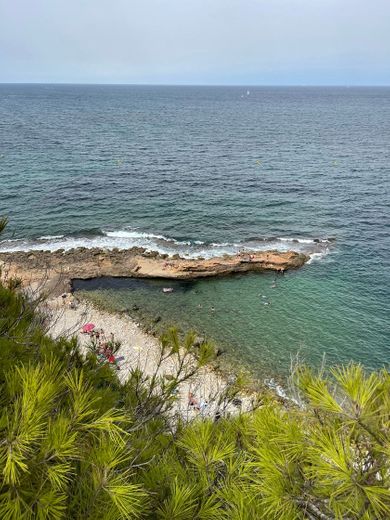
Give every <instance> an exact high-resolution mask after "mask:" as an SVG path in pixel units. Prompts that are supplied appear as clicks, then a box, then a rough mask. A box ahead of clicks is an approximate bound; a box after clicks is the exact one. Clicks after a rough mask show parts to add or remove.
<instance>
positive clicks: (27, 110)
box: [0, 85, 390, 374]
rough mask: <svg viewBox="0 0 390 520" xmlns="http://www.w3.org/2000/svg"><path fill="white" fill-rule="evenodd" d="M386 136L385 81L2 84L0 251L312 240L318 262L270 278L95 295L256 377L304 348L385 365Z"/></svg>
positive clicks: (117, 289)
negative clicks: (191, 334)
mask: <svg viewBox="0 0 390 520" xmlns="http://www.w3.org/2000/svg"><path fill="white" fill-rule="evenodd" d="M389 143H390V89H388V88H351V89H346V88H251V89H250V93H249V95H248V94H247V89H246V88H240V87H232V88H229V87H223V88H222V87H125V86H116V87H115V86H50V85H33V86H28V85H0V179H1V190H0V212H1V213H5V214H7V215H8V216H9V218H10V226H9V229H8V233H7V235H6V236H5V237H4V239H5V240H3V242H2V243H0V249H3V250H4V249H5V250H10V249H13V250H17V249H31V248H40V249H43V248H51V249H56V248H59V247H65V248H70V247H73V246H77V245H86V246H93V245H101V246H106V247H114V246H117V247H131V246H132V245H143V246H145V247H147V248H149V249H158V250H160V251H164V252H169V253H176V252H179V253H180V254H187V255H192V256H196V255H198V254H201V255H202V256H211V255H213V254H217V253H223V252H233V251H236V250H237V249H240V248H245V247H246V248H250V249H252V248H254V249H266V248H269V247H272V248H280V249H288V248H293V249H299V250H304V251H306V252H308V253H311V254H313V260H312V262H311V263H310V264H309V265H307V266H305V267H304V268H303V269H302V270H299V271H296V272H290V273H288V274H286V275H285V276H284V277H278V278H277V281H276V287H272V285H273V276H272V275H247V276H238V277H232V278H226V279H215V280H205V281H201V282H197V283H195V284H190V285H189V286H178V287H177V288H175V291H174V292H173V293H172V294H164V293H163V292H162V290H161V289H162V286H161V282H151V283H149V284H144V285H141V286H131V287H129V286H127V285H126V283H125V282H119V281H116V282H115V283H114V282H112V281H111V282H109V281H104V283H103V282H102V283H103V286H101V287H100V289H99V288H98V286H96V285H94V286H89V289H91V288H94V289H95V290H96V289H97V288H98V292H97V293H95V295H96V296H99V297H104V299H106V300H107V301H108V300H109V301H110V303H111V304H112V305H114V306H116V307H117V308H123V307H132V305H134V304H135V305H137V306H138V307H139V308H140V311H137V312H138V313H140V314H142V316H143V317H146V318H147V319H150V318H155V317H156V316H157V315H158V316H161V318H162V319H161V323H163V324H165V323H172V322H175V323H178V324H179V325H180V326H181V327H182V328H183V329H187V328H196V329H197V330H198V331H199V332H200V333H201V334H205V335H207V336H208V337H210V338H212V339H214V340H215V341H216V342H217V343H219V344H221V345H223V346H224V347H225V348H226V349H227V350H228V351H229V352H231V353H233V354H234V356H236V357H237V358H238V359H240V360H243V361H245V362H247V363H248V364H249V365H250V366H251V367H252V368H253V370H254V371H255V372H256V371H258V372H259V373H260V372H261V373H264V374H266V373H267V372H269V371H272V372H278V373H286V371H287V370H288V367H289V363H290V357H291V355H294V354H295V353H296V352H297V351H299V352H300V355H301V356H302V357H303V358H304V359H306V360H307V361H309V362H310V363H312V364H315V365H318V364H319V363H320V362H321V360H322V356H323V354H326V357H327V360H328V362H329V363H335V362H341V361H343V362H346V361H348V360H350V359H354V360H358V361H361V362H363V363H364V364H365V365H367V366H368V367H370V368H375V367H378V366H382V365H387V364H388V361H389V336H390V331H389V322H388V316H389V281H390V279H389V267H390V266H389V257H390V240H389V232H388V230H389V227H388V224H389V173H390V167H389V165H390V150H389V148H390V146H389ZM293 239H299V240H300V241H299V242H296V241H292V240H293ZM314 240H315V241H314ZM162 285H163V286H164V285H166V282H165V283H162ZM108 287H111V288H108ZM265 303H267V304H268V305H264V304H265ZM199 306H201V307H199ZM212 307H213V308H214V309H215V310H214V311H212V310H211V308H212Z"/></svg>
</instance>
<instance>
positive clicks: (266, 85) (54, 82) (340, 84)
mask: <svg viewBox="0 0 390 520" xmlns="http://www.w3.org/2000/svg"><path fill="white" fill-rule="evenodd" d="M0 85H74V86H83V85H84V86H111V87H114V86H123V87H243V88H245V87H280V88H282V87H302V88H310V87H311V88H313V87H314V88H315V87H321V88H324V87H328V88H334V87H338V88H367V87H370V88H386V87H390V84H368V83H367V84H347V83H334V84H321V83H316V84H302V83H291V84H284V83H283V84H278V83H103V82H101V83H94V82H91V83H89V82H74V83H73V82H68V81H67V82H63V81H46V82H42V81H0Z"/></svg>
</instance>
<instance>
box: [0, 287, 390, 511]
mask: <svg viewBox="0 0 390 520" xmlns="http://www.w3.org/2000/svg"><path fill="white" fill-rule="evenodd" d="M14 285H16V288H15V287H14ZM17 285H18V284H10V287H6V286H4V285H2V286H1V287H0V385H1V401H0V406H1V412H0V472H1V473H0V475H1V476H0V482H1V494H0V517H1V518H4V519H9V520H11V519H21V518H28V519H33V518H39V519H60V518H67V519H68V518H75V519H81V518H82V519H91V520H92V519H98V518H99V519H101V518H104V519H122V518H123V519H124V518H151V519H153V518H155V519H166V520H168V519H178V520H179V519H183V520H185V519H195V518H197V519H206V518H207V519H212V518H215V519H218V518H226V519H229V518H232V519H246V518H248V519H249V518H264V519H286V520H289V519H295V518H309V519H321V520H325V519H333V518H340V519H341V518H351V519H358V518H359V519H360V518H364V519H374V518H375V519H377V518H383V519H384V518H388V517H389V514H390V491H389V484H390V461H389V455H390V453H389V440H390V439H389V436H390V432H389V424H390V423H389V420H390V375H389V373H388V372H387V371H385V370H383V371H379V372H376V373H371V374H366V373H365V372H364V370H363V368H362V367H361V366H359V365H349V366H347V367H341V368H337V369H335V370H333V371H332V372H331V375H328V376H325V374H314V373H312V371H311V370H309V369H308V368H304V367H301V368H300V369H299V370H297V373H296V375H295V382H296V388H297V392H298V393H299V399H300V403H301V404H300V406H295V405H290V406H289V407H288V408H286V407H285V406H284V405H283V404H282V403H280V402H278V401H276V400H275V399H272V398H269V397H267V398H265V399H264V400H263V402H262V403H261V406H260V407H259V408H258V409H257V410H256V411H254V412H252V413H248V414H241V415H237V416H234V417H220V418H215V419H214V420H210V419H207V420H206V419H202V418H201V417H199V418H197V419H196V420H194V421H193V422H191V423H189V424H185V423H184V422H183V421H180V420H176V421H173V417H172V414H171V411H172V404H173V403H174V399H175V394H174V391H173V390H174V388H175V386H176V385H177V383H178V381H176V380H171V381H169V385H170V386H169V394H168V393H167V387H165V393H164V392H163V393H162V392H161V391H157V392H156V391H154V390H155V389H156V388H157V386H156V381H152V380H151V379H148V378H143V377H142V374H140V373H133V374H132V375H131V377H130V379H129V381H128V382H127V383H125V384H121V383H120V382H119V380H118V377H117V374H116V373H115V371H113V370H112V369H111V368H110V367H109V366H108V365H99V364H98V363H97V361H96V359H95V358H94V356H93V355H92V354H91V355H89V356H87V357H86V358H85V357H83V356H82V355H81V354H80V350H79V347H78V345H77V342H76V341H75V340H64V339H61V340H56V341H55V340H53V339H51V338H50V337H48V336H47V335H46V334H45V333H44V327H43V325H44V320H45V316H44V315H42V314H41V313H40V312H39V310H38V309H37V302H36V301H31V300H29V299H27V298H26V297H25V296H24V295H23V293H22V292H21V291H20V290H19V289H18V288H17ZM164 341H165V342H166V347H167V348H169V349H170V352H172V350H175V349H176V352H177V348H178V346H177V345H176V346H175V345H174V338H169V335H168V336H166V337H165V339H164ZM205 357H206V358H207V357H208V354H207V353H206V352H205ZM159 388H160V390H161V387H159ZM168 395H169V396H171V397H167V396H168Z"/></svg>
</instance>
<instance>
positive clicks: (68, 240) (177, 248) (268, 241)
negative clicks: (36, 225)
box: [0, 228, 332, 262]
mask: <svg viewBox="0 0 390 520" xmlns="http://www.w3.org/2000/svg"><path fill="white" fill-rule="evenodd" d="M331 241H332V239H315V238H298V237H251V238H248V239H246V240H242V241H236V242H209V243H207V242H204V241H201V240H195V241H191V240H177V239H175V238H171V237H166V236H164V235H161V234H155V233H147V232H144V231H138V230H136V229H131V228H125V229H118V230H95V232H94V233H90V232H89V231H88V232H87V231H86V232H85V233H84V235H83V233H82V232H80V233H77V235H68V236H64V235H44V236H40V237H38V238H36V239H11V240H3V241H1V242H0V251H2V252H15V251H34V250H47V251H57V250H59V249H63V250H64V251H68V250H70V249H74V248H77V247H85V248H88V249H91V248H94V247H97V248H104V249H114V248H117V249H129V248H132V247H142V248H145V249H146V250H147V251H158V252H159V253H161V254H168V255H170V256H172V255H175V254H179V255H180V256H182V257H185V258H197V257H203V258H211V257H214V256H222V255H225V254H227V255H232V254H236V253H238V252H240V251H243V252H245V251H264V250H271V249H275V250H278V251H288V250H290V249H294V250H296V251H299V252H303V253H306V254H309V255H310V256H311V259H310V261H309V262H311V261H312V260H314V259H319V258H322V257H323V256H324V255H325V254H326V253H327V251H328V247H329V243H330V242H331Z"/></svg>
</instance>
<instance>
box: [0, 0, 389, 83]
mask: <svg viewBox="0 0 390 520" xmlns="http://www.w3.org/2000/svg"><path fill="white" fill-rule="evenodd" d="M0 82H61V83H157V84H240V85H250V84H259V85H262V84H268V85H269V84H271V85H277V84H280V85H286V84H287V85H289V84H290V85H292V84H295V85H315V84H318V85H329V84H330V85H335V84H341V85H354V84H356V85H384V84H387V85H389V84H390V0H0Z"/></svg>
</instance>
